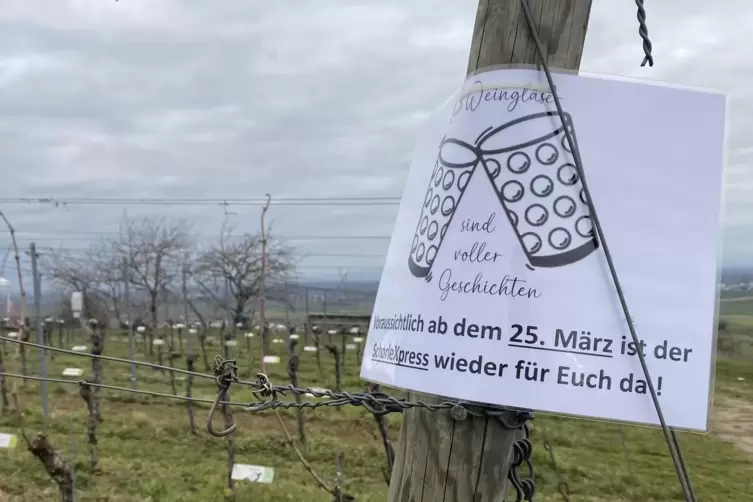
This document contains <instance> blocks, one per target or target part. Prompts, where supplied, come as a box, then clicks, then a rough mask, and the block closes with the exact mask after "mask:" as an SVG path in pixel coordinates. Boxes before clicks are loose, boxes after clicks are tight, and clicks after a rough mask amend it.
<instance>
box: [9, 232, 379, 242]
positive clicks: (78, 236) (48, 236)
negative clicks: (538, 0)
mask: <svg viewBox="0 0 753 502" xmlns="http://www.w3.org/2000/svg"><path fill="white" fill-rule="evenodd" d="M16 235H17V236H29V237H25V239H26V240H85V239H84V237H83V236H86V235H88V236H108V235H110V236H117V235H120V232H117V231H108V230H102V231H96V230H95V231H84V230H69V231H66V230H52V231H44V230H43V231H20V230H19V231H17V232H16ZM58 235H64V236H69V237H58ZM194 235H195V236H196V237H213V238H218V234H207V233H200V234H194ZM32 236H33V237H32ZM391 237H392V236H391V235H274V234H273V235H271V236H270V239H279V240H295V241H317V240H332V241H338V240H343V241H353V240H386V239H390V238H391ZM8 242H10V241H8Z"/></svg>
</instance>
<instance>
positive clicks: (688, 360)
mask: <svg viewBox="0 0 753 502" xmlns="http://www.w3.org/2000/svg"><path fill="white" fill-rule="evenodd" d="M554 78H555V82H556V87H557V91H558V93H559V95H560V96H561V102H562V106H563V108H564V111H565V112H566V115H565V127H566V128H567V130H568V131H569V132H570V133H571V136H572V138H573V140H574V141H575V144H576V145H577V146H578V148H579V151H580V155H581V158H582V161H583V169H584V172H585V174H586V176H587V182H588V187H589V189H590V192H591V196H592V199H593V203H594V206H595V208H596V211H597V215H598V217H599V220H600V222H601V226H602V228H603V230H604V236H605V239H606V241H607V244H608V246H609V249H610V252H611V255H612V257H613V261H614V265H615V268H616V270H617V274H618V276H619V277H620V282H621V285H622V287H623V290H624V292H625V297H626V300H627V303H628V306H629V309H630V313H631V316H632V317H633V318H634V319H635V323H636V329H637V333H638V337H639V339H640V340H642V342H641V344H640V345H641V346H642V347H643V352H644V354H645V356H646V360H647V364H648V367H649V371H650V372H651V378H652V380H653V382H654V384H655V387H656V389H657V391H658V394H659V400H660V403H661V406H662V409H663V412H664V416H665V418H666V421H667V423H668V425H670V426H674V427H677V428H685V429H694V430H707V429H708V423H709V413H708V409H709V402H710V392H711V386H710V381H711V368H712V364H711V363H712V361H713V358H714V357H715V347H714V343H713V340H714V332H715V329H716V323H715V322H714V310H715V303H716V291H715V290H716V282H717V281H716V276H717V249H718V242H719V236H720V231H721V211H720V207H721V193H722V179H723V157H724V149H725V115H726V97H725V96H723V95H720V94H713V93H708V92H700V91H691V90H685V89H672V88H668V87H666V86H659V85H654V84H646V83H636V82H625V81H619V80H610V79H604V78H596V77H584V76H574V75H564V74H561V75H559V74H558V75H555V76H554ZM547 89H548V88H547V86H546V80H545V79H544V76H543V74H541V73H539V72H536V71H534V70H498V71H493V72H487V73H483V74H480V75H476V76H474V77H472V78H470V79H469V80H468V81H467V82H466V84H465V86H464V89H463V90H462V91H461V92H459V93H458V94H456V95H455V96H453V98H452V99H451V100H449V101H448V103H447V104H445V105H444V106H443V108H442V109H441V110H439V111H438V112H437V114H436V115H435V116H434V117H433V119H432V120H431V121H430V123H429V124H428V126H427V128H426V130H425V131H424V133H423V135H422V137H421V141H420V143H419V146H418V147H417V149H416V151H415V154H414V159H413V163H412V166H411V171H410V174H409V177H408V180H407V184H406V187H405V191H404V194H403V199H402V202H401V205H400V211H399V213H398V218H397V222H396V224H395V227H394V233H393V235H392V240H391V242H390V247H389V251H388V255H387V259H386V263H385V266H384V271H383V275H382V279H381V283H380V286H379V291H378V294H377V298H376V302H375V306H374V313H373V316H372V321H371V325H370V326H369V333H368V337H367V343H366V347H365V351H364V354H365V356H364V359H363V363H362V367H361V377H362V378H363V379H366V380H371V381H375V382H379V383H383V384H386V385H389V386H392V387H398V388H405V389H411V390H415V391H419V392H426V393H430V394H438V395H442V396H449V397H454V398H457V399H463V400H469V401H476V402H484V403H492V404H498V405H506V406H510V407H515V408H523V409H533V410H541V411H548V412H554V413H565V414H573V415H582V416H589V417H595V418H603V419H614V420H620V421H628V422H639V423H646V424H658V418H657V413H656V411H655V409H654V405H653V403H652V400H651V397H650V393H649V391H648V389H647V388H646V385H645V381H644V380H645V377H644V376H643V373H642V370H641V366H640V363H639V360H638V357H637V356H636V347H634V344H633V343H632V342H631V341H629V340H630V333H629V330H628V326H627V322H626V321H625V317H624V315H623V312H622V309H621V307H620V303H619V301H618V297H617V294H616V289H615V286H614V283H613V282H612V279H611V277H610V275H609V269H608V267H607V262H606V259H605V256H604V249H603V245H602V244H601V243H600V242H598V241H597V240H596V238H595V237H594V231H593V229H592V222H591V217H592V215H591V214H590V211H589V207H588V205H587V204H586V200H587V198H586V194H585V191H584V185H583V180H581V179H580V177H579V175H578V172H577V170H576V169H575V168H574V160H573V156H572V154H571V153H570V150H571V148H570V144H569V143H568V140H567V137H566V134H565V132H564V131H565V127H563V124H562V121H560V119H559V117H558V114H557V112H556V109H555V107H554V105H553V101H552V97H551V94H549V93H548V92H547ZM689 117H699V118H700V117H702V119H701V120H690V119H689Z"/></svg>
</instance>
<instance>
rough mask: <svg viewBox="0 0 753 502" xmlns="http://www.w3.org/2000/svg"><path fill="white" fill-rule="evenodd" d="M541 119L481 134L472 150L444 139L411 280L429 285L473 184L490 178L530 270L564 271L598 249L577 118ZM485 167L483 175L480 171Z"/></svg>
mask: <svg viewBox="0 0 753 502" xmlns="http://www.w3.org/2000/svg"><path fill="white" fill-rule="evenodd" d="M563 116H564V121H561V120H560V117H559V115H558V114H557V113H556V112H541V113H535V114H531V115H526V116H524V117H520V118H516V119H515V120H511V121H509V122H506V123H504V124H502V125H501V126H498V127H495V128H491V127H490V128H488V129H486V130H485V131H484V132H482V133H481V134H480V135H479V136H478V138H476V140H475V141H474V142H473V144H471V143H468V142H465V141H462V140H460V139H457V138H448V137H445V138H444V139H443V140H442V142H441V144H440V148H439V154H438V156H437V161H436V164H435V166H434V171H433V172H432V176H431V178H430V180H429V186H428V188H427V190H426V195H425V197H424V203H423V206H422V208H421V215H420V217H419V220H418V225H417V226H416V231H415V234H414V236H413V242H412V244H411V250H410V258H409V260H408V266H409V269H410V272H411V274H413V276H415V277H417V278H423V279H425V280H426V281H430V280H431V278H432V275H431V269H432V265H433V264H434V260H435V258H436V256H437V253H438V252H439V250H440V248H441V247H442V242H444V239H445V236H446V234H447V231H448V229H449V228H450V225H451V222H452V219H453V216H454V215H455V212H456V211H457V209H458V207H459V205H460V202H461V200H462V198H463V194H464V193H465V191H466V188H467V187H468V183H469V182H470V180H471V177H472V176H483V175H484V174H483V173H485V174H486V176H487V177H488V180H489V181H490V183H491V184H492V186H493V187H494V192H495V193H496V195H497V198H498V200H499V202H500V204H501V206H502V208H503V210H504V211H503V212H504V213H505V214H506V215H507V219H508V220H509V222H510V224H511V225H512V228H513V229H514V231H515V234H516V235H517V238H518V241H519V243H520V246H521V247H522V249H523V251H524V252H525V255H526V258H527V261H528V263H527V265H526V266H527V267H528V268H529V269H531V270H534V269H535V267H545V268H551V267H562V266H566V265H569V264H573V263H576V262H578V261H579V260H582V259H583V258H585V257H586V256H588V255H590V254H591V253H592V252H593V251H594V250H596V249H597V248H598V241H597V239H596V235H595V233H594V230H593V226H592V223H591V218H590V214H589V210H588V204H587V199H586V194H585V193H584V191H583V185H582V182H581V180H580V177H579V176H578V171H577V169H576V167H575V164H574V161H573V157H572V152H571V149H570V143H569V142H568V140H567V135H566V134H565V127H567V128H568V130H569V132H570V137H571V138H572V140H573V143H574V144H575V145H576V148H577V141H576V137H575V130H574V127H573V122H572V118H571V117H570V115H569V114H567V113H564V114H563ZM479 166H482V170H480V169H479Z"/></svg>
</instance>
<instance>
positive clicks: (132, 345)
mask: <svg viewBox="0 0 753 502" xmlns="http://www.w3.org/2000/svg"><path fill="white" fill-rule="evenodd" d="M128 265H129V263H128V258H123V291H124V292H125V302H126V313H127V314H128V355H129V356H130V357H131V389H133V390H136V340H135V336H134V334H133V312H131V274H130V268H129V266H128Z"/></svg>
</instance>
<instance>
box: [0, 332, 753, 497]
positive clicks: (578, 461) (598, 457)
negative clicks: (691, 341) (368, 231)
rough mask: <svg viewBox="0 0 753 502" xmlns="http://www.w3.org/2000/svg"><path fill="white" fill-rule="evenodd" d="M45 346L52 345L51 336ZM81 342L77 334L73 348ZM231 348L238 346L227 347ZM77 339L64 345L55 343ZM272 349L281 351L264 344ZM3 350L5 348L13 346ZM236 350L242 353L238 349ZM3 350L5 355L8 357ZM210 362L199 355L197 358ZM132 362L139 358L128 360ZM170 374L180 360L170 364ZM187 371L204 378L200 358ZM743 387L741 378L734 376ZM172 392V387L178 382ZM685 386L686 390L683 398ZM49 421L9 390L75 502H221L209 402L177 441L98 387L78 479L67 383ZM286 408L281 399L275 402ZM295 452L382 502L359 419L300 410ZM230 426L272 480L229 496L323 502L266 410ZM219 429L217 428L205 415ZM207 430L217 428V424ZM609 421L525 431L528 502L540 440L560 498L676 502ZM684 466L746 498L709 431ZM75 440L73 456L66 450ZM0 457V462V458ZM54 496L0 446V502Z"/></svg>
mask: <svg viewBox="0 0 753 502" xmlns="http://www.w3.org/2000/svg"><path fill="white" fill-rule="evenodd" d="M119 339H120V336H117V337H113V338H112V339H111V340H109V341H108V345H107V347H106V350H105V353H106V354H109V355H117V356H126V355H127V344H125V343H122V342H120V341H116V340H119ZM54 341H55V344H57V337H54ZM79 342H83V338H82V339H81V340H79ZM239 343H240V345H241V346H243V345H244V341H240V342H239ZM74 344H76V343H73V342H71V343H68V344H66V347H68V348H70V345H74ZM273 347H274V348H275V350H277V349H280V351H281V350H282V346H281V345H276V346H273ZM13 348H14V347H12V346H11V345H10V344H9V346H8V349H9V352H11V349H13ZM239 348H241V347H239ZM242 352H243V353H241V354H238V355H237V357H238V362H239V365H240V367H241V377H242V378H248V377H249V375H250V373H251V372H250V368H251V365H253V368H254V370H255V369H256V368H257V367H258V365H259V364H258V363H259V357H258V348H257V347H253V360H252V359H251V357H250V356H249V354H248V353H245V351H242ZM11 353H12V352H11ZM217 353H219V347H218V346H217V345H215V346H213V347H211V351H210V359H211V357H212V356H213V355H215V354H217ZM37 354H38V351H37V349H29V350H28V355H29V358H30V366H29V367H30V368H31V369H33V372H34V373H37V370H38V362H37V361H38V359H37V357H38V356H37ZM139 357H140V358H141V359H143V358H144V357H145V356H144V355H143V354H139ZM346 358H347V360H346V365H345V370H344V373H345V374H344V382H343V386H344V387H345V388H346V389H350V390H361V389H362V388H363V382H361V381H360V380H359V378H358V370H359V369H358V365H357V361H356V356H355V354H354V353H348V354H347V355H346ZM9 359H10V358H8V357H6V364H7V366H8V371H12V372H18V371H19V369H18V363H16V362H13V361H9ZM301 359H302V367H301V371H300V377H299V379H300V384H301V385H302V386H320V387H330V388H331V387H333V386H334V376H333V370H332V368H333V363H332V359H331V357H330V356H329V355H326V354H325V353H322V361H323V366H324V370H325V371H324V372H323V374H322V375H321V376H320V374H319V372H318V369H317V366H316V363H315V357H314V355H313V354H309V353H301ZM285 363H286V358H285V357H282V361H281V364H279V365H275V366H268V374H269V376H270V378H271V380H272V382H273V383H275V384H285V383H287V375H286V364H285ZM74 365H76V366H78V367H81V368H83V369H84V370H85V371H86V373H87V374H88V373H89V368H90V365H89V360H88V359H84V358H81V357H77V356H69V355H61V354H57V355H56V358H55V361H52V362H49V364H48V366H49V376H51V377H53V376H54V377H58V378H61V377H60V376H59V375H60V373H61V371H62V369H63V368H64V367H68V366H74ZM180 365H181V367H182V366H183V363H182V361H181V363H180ZM198 368H199V369H200V370H201V371H204V368H203V364H202V363H201V362H199V364H198ZM127 372H128V365H124V364H117V363H111V362H107V361H106V362H104V365H103V373H104V377H105V381H106V383H108V384H111V385H117V386H122V387H129V386H130V382H129V381H128V379H127V377H126V374H127ZM740 378H743V379H744V380H740ZM751 382H753V367H752V366H751V365H749V364H747V363H745V362H744V361H729V360H721V361H720V362H719V364H718V372H717V392H718V393H719V394H720V395H721V396H732V397H737V398H740V399H746V400H749V401H750V402H753V388H751ZM177 383H178V385H179V392H181V393H182V392H184V385H185V382H183V381H179V382H177ZM138 385H139V388H140V389H149V390H152V391H157V392H164V393H171V392H172V390H171V387H170V384H169V380H168V376H167V375H163V374H161V373H160V372H159V371H156V370H152V369H148V368H147V369H143V368H142V369H139V371H138ZM690 391H691V390H689V392H690ZM214 394H215V387H214V382H213V381H212V380H197V381H196V384H195V389H194V395H195V396H197V397H203V398H208V399H211V398H213V397H214ZM49 396H50V398H49V401H50V411H51V414H50V419H49V422H48V424H47V426H44V425H43V421H42V415H41V410H40V394H39V384H38V383H35V382H28V383H27V384H26V386H25V388H23V389H22V391H21V393H20V399H21V406H22V409H23V414H24V421H25V423H26V427H27V429H28V431H29V432H30V433H33V432H36V431H37V430H42V429H44V430H45V431H46V432H47V433H48V436H49V438H50V441H51V442H52V443H53V445H54V446H55V447H56V448H58V449H60V450H62V452H63V453H64V455H65V456H66V458H71V457H73V455H74V453H73V450H75V458H76V491H77V500H79V501H85V500H91V501H94V500H107V501H113V502H114V501H137V500H152V501H155V502H156V501H161V502H167V501H194V500H195V501H202V502H206V501H215V500H217V501H219V500H224V499H225V488H226V479H227V455H226V442H225V440H222V439H217V438H214V437H212V436H210V435H209V434H208V433H207V432H206V428H205V424H206V416H207V411H208V406H203V405H202V406H200V407H199V409H198V410H197V413H196V419H197V424H198V428H199V435H198V436H196V437H194V436H191V435H190V434H189V433H188V422H187V415H186V411H185V410H186V407H185V404H184V403H183V402H178V401H170V400H167V399H163V398H148V397H141V396H133V395H128V394H123V393H117V392H114V391H109V390H103V391H102V398H103V405H102V408H103V409H102V413H103V416H104V419H105V421H104V422H103V423H102V424H101V426H100V431H99V456H100V466H101V468H102V472H101V473H100V474H96V475H93V474H90V473H89V472H88V449H87V445H86V443H85V427H86V407H85V404H84V402H83V400H82V399H81V398H80V397H79V396H78V388H77V386H76V385H63V384H49ZM231 397H232V399H233V400H234V401H241V402H252V401H253V399H252V396H251V394H250V393H249V392H248V390H246V389H244V388H242V387H239V386H236V387H235V388H233V389H231ZM283 399H285V398H283ZM282 416H283V417H284V420H285V423H286V425H287V426H288V429H289V430H290V431H291V433H293V434H294V433H295V430H296V426H295V418H294V417H295V415H294V414H293V413H288V412H283V413H282ZM305 417H306V432H307V435H308V442H307V444H306V446H305V448H304V451H305V455H306V457H307V459H308V460H309V461H310V462H311V464H312V465H313V467H314V468H315V469H316V471H317V472H318V473H319V474H320V475H321V476H322V477H324V478H326V479H327V480H328V481H330V480H333V479H334V477H335V452H336V451H337V450H338V449H339V450H340V452H341V454H342V466H343V476H344V486H345V490H346V491H347V492H349V493H352V494H354V495H355V496H356V498H357V500H358V501H359V502H378V501H385V500H386V484H385V482H384V480H383V479H382V475H381V472H380V470H381V467H382V466H383V465H384V453H383V449H382V446H381V442H380V439H379V436H378V432H377V429H376V424H375V421H374V419H373V417H371V416H370V415H368V414H367V413H366V412H365V411H364V410H362V409H360V408H354V407H346V408H341V409H319V410H316V411H308V412H306V413H305ZM235 420H236V423H237V424H238V432H237V433H236V434H235V438H236V443H237V445H236V447H237V452H236V462H239V463H248V464H256V465H265V466H269V467H273V468H275V480H274V482H273V483H272V484H269V485H265V484H252V483H247V482H236V484H235V497H236V500H239V501H241V500H253V501H259V502H265V501H266V502H278V501H279V502H282V501H312V502H318V501H328V502H330V501H331V496H329V495H328V494H327V493H326V492H324V491H323V490H321V489H320V488H319V487H318V486H317V484H316V483H315V481H314V480H313V479H312V477H311V475H310V474H309V473H308V472H307V471H306V469H305V468H304V466H303V465H302V464H301V463H300V462H299V461H298V460H297V458H296V456H295V454H294V452H293V451H292V449H291V448H290V447H289V446H288V445H287V444H286V443H285V439H284V436H283V435H282V433H281V431H280V428H279V425H278V424H277V422H276V420H275V418H274V414H273V413H272V412H270V411H267V412H263V413H261V414H259V415H251V414H249V413H247V412H243V411H242V410H240V409H239V410H236V412H235ZM218 422H219V424H220V425H221V419H218ZM218 426H219V425H218ZM399 426H400V416H396V415H394V416H390V417H389V428H390V435H391V437H392V439H393V441H397V437H398V432H399ZM618 430H619V428H618V425H617V424H613V423H603V422H593V421H585V420H575V419H566V418H559V417H551V416H543V415H539V416H537V417H536V419H535V421H534V428H533V441H534V465H535V467H536V481H537V497H536V500H538V501H554V500H561V498H560V496H559V495H557V493H556V485H557V482H558V480H557V476H556V474H555V470H554V468H553V465H552V463H551V459H550V457H549V453H548V452H547V451H546V450H545V449H544V447H543V441H544V437H545V435H546V437H548V438H549V440H550V441H551V443H552V445H553V450H554V454H555V458H556V462H557V466H558V469H559V471H560V473H561V475H562V476H563V478H564V480H565V481H566V482H567V483H568V485H569V487H570V492H571V500H573V501H585V500H592V501H595V500H609V501H641V502H648V501H658V500H682V495H681V492H680V489H679V484H678V482H677V480H676V478H675V474H674V471H673V467H672V462H671V460H670V458H669V456H668V453H667V448H666V446H665V444H664V440H663V437H662V434H661V432H660V431H658V430H656V429H649V428H645V427H635V426H624V431H625V437H626V441H625V446H626V449H627V454H626V452H625V451H624V450H623V447H622V444H621V441H620V436H619V433H618ZM15 431H17V427H16V425H15V422H14V419H13V417H12V416H9V415H4V416H0V432H15ZM680 439H681V443H682V446H683V452H684V454H685V459H686V461H687V463H688V465H689V467H690V469H691V473H692V476H693V481H694V484H695V488H696V491H697V495H698V499H699V500H702V501H704V502H714V501H719V502H721V501H725V502H727V501H731V500H742V497H743V496H744V494H747V493H753V464H752V463H751V461H750V459H749V458H748V457H747V456H746V455H745V454H744V453H743V452H741V451H740V450H739V449H737V448H735V447H734V446H733V445H732V444H730V443H728V442H724V441H721V440H720V439H718V438H717V437H716V436H715V435H714V434H710V435H698V434H685V433H680ZM74 442H75V446H72V443H74ZM3 457H7V458H3ZM2 500H14V501H19V502H20V501H29V502H31V501H35V502H36V501H48V500H58V495H57V489H56V486H55V485H54V483H53V482H52V481H51V480H50V479H49V478H48V476H47V475H46V473H45V472H44V470H43V468H42V466H41V464H40V463H39V461H38V460H37V459H35V458H34V457H33V456H32V455H31V454H30V453H29V452H27V451H26V449H25V447H24V445H23V443H21V442H20V443H19V444H18V445H17V447H16V448H15V449H13V450H0V501H2Z"/></svg>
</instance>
